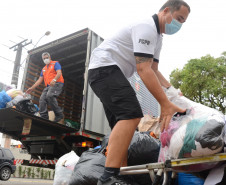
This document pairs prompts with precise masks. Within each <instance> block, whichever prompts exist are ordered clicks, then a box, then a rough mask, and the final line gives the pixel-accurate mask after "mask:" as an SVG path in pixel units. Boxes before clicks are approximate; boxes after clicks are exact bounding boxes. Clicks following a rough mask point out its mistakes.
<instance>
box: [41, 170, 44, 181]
mask: <svg viewBox="0 0 226 185" xmlns="http://www.w3.org/2000/svg"><path fill="white" fill-rule="evenodd" d="M43 177H44V170H43V169H41V179H43Z"/></svg>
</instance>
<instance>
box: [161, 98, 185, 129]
mask: <svg viewBox="0 0 226 185" xmlns="http://www.w3.org/2000/svg"><path fill="white" fill-rule="evenodd" d="M185 111H186V109H181V108H179V107H177V106H176V105H174V104H173V103H171V102H168V103H167V104H165V105H162V106H161V115H160V123H161V132H163V131H164V130H167V129H168V128H169V123H170V121H171V119H172V117H173V115H174V114H175V113H176V112H185Z"/></svg>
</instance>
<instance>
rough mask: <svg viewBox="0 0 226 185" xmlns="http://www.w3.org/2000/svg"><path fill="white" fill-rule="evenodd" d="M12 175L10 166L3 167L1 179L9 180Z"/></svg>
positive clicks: (0, 172)
mask: <svg viewBox="0 0 226 185" xmlns="http://www.w3.org/2000/svg"><path fill="white" fill-rule="evenodd" d="M10 177H11V170H10V169H9V168H8V167H3V168H2V169H1V171H0V179H1V180H3V181H7V180H8V179H9V178H10Z"/></svg>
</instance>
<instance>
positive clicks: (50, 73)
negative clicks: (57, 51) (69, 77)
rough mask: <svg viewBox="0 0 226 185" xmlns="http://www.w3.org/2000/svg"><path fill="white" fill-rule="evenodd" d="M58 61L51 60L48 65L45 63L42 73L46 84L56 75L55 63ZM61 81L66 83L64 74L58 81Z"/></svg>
mask: <svg viewBox="0 0 226 185" xmlns="http://www.w3.org/2000/svg"><path fill="white" fill-rule="evenodd" d="M56 62H57V61H51V62H50V63H49V64H48V65H45V67H43V69H42V74H43V77H44V82H45V85H46V86H48V85H50V82H51V81H52V80H53V79H54V78H55V77H56V75H57V72H56V70H55V68H54V67H55V64H56ZM56 82H60V83H64V78H63V75H61V76H60V78H59V79H58V80H57V81H56Z"/></svg>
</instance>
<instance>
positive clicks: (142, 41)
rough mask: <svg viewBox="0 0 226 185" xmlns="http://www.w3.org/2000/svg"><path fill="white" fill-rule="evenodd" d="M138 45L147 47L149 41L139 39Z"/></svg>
mask: <svg viewBox="0 0 226 185" xmlns="http://www.w3.org/2000/svg"><path fill="white" fill-rule="evenodd" d="M139 43H141V44H147V45H149V44H150V41H149V40H145V39H139Z"/></svg>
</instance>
